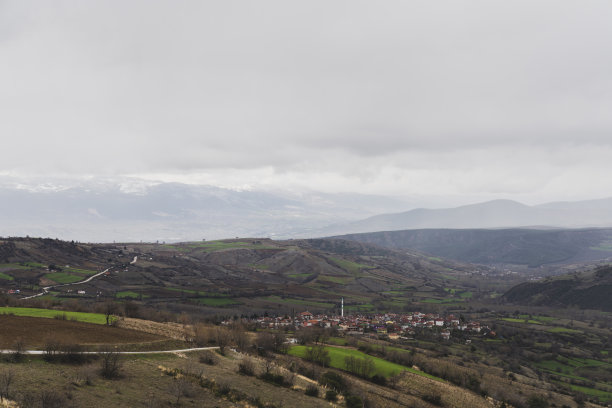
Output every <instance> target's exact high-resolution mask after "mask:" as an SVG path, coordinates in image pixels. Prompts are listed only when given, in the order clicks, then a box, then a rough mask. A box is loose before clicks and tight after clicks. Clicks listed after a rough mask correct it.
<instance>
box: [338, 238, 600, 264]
mask: <svg viewBox="0 0 612 408" xmlns="http://www.w3.org/2000/svg"><path fill="white" fill-rule="evenodd" d="M337 238H343V239H349V240H354V241H358V242H364V243H369V244H374V245H378V246H382V247H386V248H390V249H396V250H402V249H405V250H418V251H423V252H426V253H429V254H432V255H435V256H439V257H443V258H448V259H455V260H458V261H461V262H470V263H477V264H485V265H499V264H512V265H525V266H529V267H539V266H542V265H549V264H563V263H565V264H567V263H579V262H592V261H600V260H605V259H609V258H610V257H612V245H611V244H612V229H575V230H561V229H547V230H537V229H420V230H406V231H385V232H373V233H364V234H349V235H344V236H340V237H337Z"/></svg>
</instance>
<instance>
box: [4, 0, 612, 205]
mask: <svg viewBox="0 0 612 408" xmlns="http://www.w3.org/2000/svg"><path fill="white" fill-rule="evenodd" d="M611 14H612V5H610V3H609V2H607V1H591V2H588V3H586V4H585V3H581V4H578V3H575V2H569V1H539V2H532V1H514V2H502V1H465V2H452V1H447V2H416V1H414V2H413V1H388V2H384V3H382V4H381V3H376V4H375V3H372V2H362V1H335V2H328V1H325V2H324V1H312V2H307V3H295V2H286V1H264V2H248V1H224V2H196V1H178V2H177V1H172V2H170V1H153V2H151V1H130V2H121V3H119V2H103V1H88V2H77V1H59V2H53V3H48V2H43V1H5V2H0V58H1V59H2V60H3V61H7V62H8V63H4V64H1V65H0V89H1V90H2V92H0V112H1V113H0V115H1V120H0V134H2V138H3V146H4V149H3V150H4V151H5V152H10V153H9V154H5V155H4V157H3V161H2V163H1V164H0V172H3V173H8V174H15V175H19V174H28V173H29V174H39V175H40V174H55V173H56V174H91V175H122V174H131V175H142V176H143V177H144V176H147V175H151V174H156V175H157V176H158V177H162V178H163V177H166V178H168V179H176V178H179V179H180V178H181V177H182V178H184V179H186V180H187V179H193V180H206V181H209V182H216V183H217V184H224V183H225V184H227V183H238V184H243V183H240V180H244V183H250V184H258V183H268V184H269V185H274V184H276V185H285V186H286V185H293V184H295V185H302V184H308V185H307V187H310V188H317V187H320V186H323V187H325V188H327V189H330V190H332V189H334V188H338V189H346V188H349V187H350V188H353V189H359V190H364V189H365V190H369V191H373V192H374V191H375V192H377V193H385V192H387V193H395V192H397V191H402V192H405V193H406V194H408V193H413V194H417V193H420V192H423V191H426V192H428V193H430V194H443V191H444V189H445V188H446V189H448V191H449V194H457V195H477V194H480V195H488V194H489V195H500V194H501V195H503V194H509V195H513V194H514V195H523V196H530V197H536V194H537V196H538V197H540V196H542V198H546V197H551V198H552V197H559V196H563V195H564V194H566V195H567V191H568V185H570V186H571V187H572V188H575V191H576V194H578V192H580V194H584V195H588V196H593V195H597V192H598V191H601V187H602V184H600V183H599V179H600V174H601V173H600V172H603V173H606V172H607V173H608V174H609V173H610V170H611V169H610V168H609V167H608V165H607V164H604V163H595V162H593V158H603V157H602V155H603V153H604V152H605V153H607V152H609V151H610V150H612V138H610V137H609V135H610V131H611V130H612V116H611V115H609V112H610V111H612V74H610V73H611V72H612V55H610V53H609V52H607V50H609V49H610V48H612V47H611V46H612V44H611V42H612V26H610V25H609V20H610V17H611ZM604 161H605V159H604ZM253 175H257V176H255V177H253ZM584 178H587V179H590V180H598V183H586V184H585V182H584ZM563 180H564V181H563ZM564 184H565V185H564ZM603 185H605V186H607V183H605V182H604V184H603Z"/></svg>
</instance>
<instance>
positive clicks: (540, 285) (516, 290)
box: [503, 266, 612, 312]
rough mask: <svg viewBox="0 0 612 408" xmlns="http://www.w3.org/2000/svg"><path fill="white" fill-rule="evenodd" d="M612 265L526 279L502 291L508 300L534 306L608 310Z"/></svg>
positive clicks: (611, 307)
mask: <svg viewBox="0 0 612 408" xmlns="http://www.w3.org/2000/svg"><path fill="white" fill-rule="evenodd" d="M611 294H612V266H605V267H600V268H597V269H595V270H593V271H589V272H583V273H574V274H571V275H564V276H560V277H556V278H548V279H546V280H544V281H540V282H527V283H522V284H520V285H517V286H515V287H513V288H512V289H510V290H509V291H508V292H506V293H505V294H504V296H503V298H504V299H505V300H506V301H508V302H512V303H517V304H522V305H534V306H551V307H568V306H576V307H579V308H582V309H598V310H604V311H608V312H612V296H611Z"/></svg>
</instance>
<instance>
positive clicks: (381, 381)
mask: <svg viewBox="0 0 612 408" xmlns="http://www.w3.org/2000/svg"><path fill="white" fill-rule="evenodd" d="M370 381H372V382H373V383H374V384H378V385H382V386H385V385H387V379H386V378H385V377H384V376H382V375H380V374H374V375H373V376H372V377H370Z"/></svg>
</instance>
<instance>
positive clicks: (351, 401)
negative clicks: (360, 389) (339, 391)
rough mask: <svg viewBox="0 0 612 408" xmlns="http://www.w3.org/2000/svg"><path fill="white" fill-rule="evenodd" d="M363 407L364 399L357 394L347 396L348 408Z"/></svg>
mask: <svg viewBox="0 0 612 408" xmlns="http://www.w3.org/2000/svg"><path fill="white" fill-rule="evenodd" d="M361 407H363V400H362V399H361V397H359V396H357V395H353V394H351V395H347V396H346V408H361Z"/></svg>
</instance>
